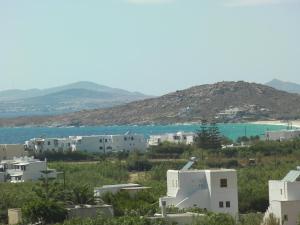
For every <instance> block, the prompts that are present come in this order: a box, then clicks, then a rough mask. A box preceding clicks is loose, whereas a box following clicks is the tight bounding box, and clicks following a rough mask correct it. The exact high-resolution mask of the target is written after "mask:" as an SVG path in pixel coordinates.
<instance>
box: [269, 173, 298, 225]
mask: <svg viewBox="0 0 300 225" xmlns="http://www.w3.org/2000/svg"><path fill="white" fill-rule="evenodd" d="M269 204H270V205H269V208H268V210H267V212H266V214H265V218H268V217H269V216H270V214H273V215H274V216H275V217H276V218H278V219H279V221H280V224H281V225H296V224H297V222H298V220H299V215H300V168H297V170H292V171H290V172H289V173H288V174H287V175H286V176H285V177H284V178H283V179H282V180H270V181H269Z"/></svg>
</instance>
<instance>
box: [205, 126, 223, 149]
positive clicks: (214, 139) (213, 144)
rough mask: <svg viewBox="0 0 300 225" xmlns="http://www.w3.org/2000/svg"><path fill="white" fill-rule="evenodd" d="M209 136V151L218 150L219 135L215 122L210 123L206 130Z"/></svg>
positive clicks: (219, 146)
mask: <svg viewBox="0 0 300 225" xmlns="http://www.w3.org/2000/svg"><path fill="white" fill-rule="evenodd" d="M208 134H209V147H210V148H211V149H220V148H221V147H222V145H221V135H220V131H219V128H218V126H217V124H216V123H215V122H211V123H210V125H209V129H208Z"/></svg>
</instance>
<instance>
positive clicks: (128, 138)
mask: <svg viewBox="0 0 300 225" xmlns="http://www.w3.org/2000/svg"><path fill="white" fill-rule="evenodd" d="M146 147H147V143H146V140H145V138H144V135H140V134H130V133H127V134H124V135H92V136H70V137H68V138H33V139H31V140H29V141H26V142H25V148H26V149H27V150H29V151H34V152H36V153H41V152H44V151H53V152H59V151H62V152H67V151H85V152H91V153H108V152H120V151H127V152H129V151H133V150H139V151H145V150H146Z"/></svg>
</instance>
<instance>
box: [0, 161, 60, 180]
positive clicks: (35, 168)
mask: <svg viewBox="0 0 300 225" xmlns="http://www.w3.org/2000/svg"><path fill="white" fill-rule="evenodd" d="M46 170H47V171H49V173H48V174H47V175H44V174H43V171H46ZM43 176H48V177H49V178H56V176H57V173H56V170H52V169H48V168H47V162H46V161H40V160H38V159H34V158H33V157H20V158H14V159H13V160H3V161H1V162H0V181H1V182H4V181H10V182H12V183H17V182H24V181H34V180H38V179H40V178H42V177H43Z"/></svg>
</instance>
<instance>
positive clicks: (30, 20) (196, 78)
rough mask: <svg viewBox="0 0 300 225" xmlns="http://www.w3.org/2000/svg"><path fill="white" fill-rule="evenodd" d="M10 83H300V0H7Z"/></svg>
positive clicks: (3, 46)
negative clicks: (224, 81)
mask: <svg viewBox="0 0 300 225" xmlns="http://www.w3.org/2000/svg"><path fill="white" fill-rule="evenodd" d="M0 76H1V79H0V90H3V89H11V88H21V89H28V88H34V87H37V88H46V87H52V86H57V85H62V84H66V83H70V82H75V81H80V80H88V81H94V82H97V83H99V84H104V85H108V86H112V87H119V88H124V89H128V90H131V91H141V92H144V93H147V94H155V95H159V94H163V93H167V92H169V91H174V90H177V89H183V88H186V87H189V86H193V85H198V84H204V83H213V82H216V81H222V80H246V81H256V82H266V81H269V80H270V79H272V78H275V77H276V78H280V79H283V80H288V81H294V82H298V83H300V0H43V1H41V0H26V1H24V0H0Z"/></svg>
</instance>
